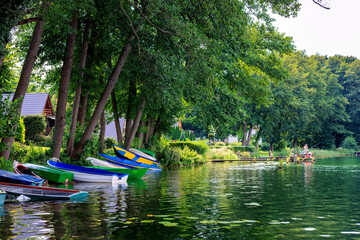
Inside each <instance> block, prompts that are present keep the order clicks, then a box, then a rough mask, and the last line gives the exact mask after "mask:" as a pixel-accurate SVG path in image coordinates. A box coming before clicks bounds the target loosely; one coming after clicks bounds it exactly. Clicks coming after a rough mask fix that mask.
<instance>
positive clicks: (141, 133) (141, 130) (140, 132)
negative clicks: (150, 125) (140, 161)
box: [137, 120, 145, 148]
mask: <svg viewBox="0 0 360 240" xmlns="http://www.w3.org/2000/svg"><path fill="white" fill-rule="evenodd" d="M144 128H145V121H144V120H140V125H139V128H138V130H137V137H138V138H139V146H138V147H139V148H141V147H142V144H143V141H144V135H145V134H144Z"/></svg>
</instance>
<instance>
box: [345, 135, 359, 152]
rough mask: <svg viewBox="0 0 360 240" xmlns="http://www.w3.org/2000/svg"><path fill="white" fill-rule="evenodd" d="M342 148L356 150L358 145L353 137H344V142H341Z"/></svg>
mask: <svg viewBox="0 0 360 240" xmlns="http://www.w3.org/2000/svg"><path fill="white" fill-rule="evenodd" d="M342 147H343V148H345V149H352V150H357V148H358V144H357V142H356V140H355V138H354V137H351V136H349V137H346V138H345V140H344V141H343V143H342Z"/></svg>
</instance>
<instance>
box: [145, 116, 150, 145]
mask: <svg viewBox="0 0 360 240" xmlns="http://www.w3.org/2000/svg"><path fill="white" fill-rule="evenodd" d="M150 127H151V121H150V118H149V120H147V121H146V134H145V138H144V144H145V145H147V144H148V142H149V136H150Z"/></svg>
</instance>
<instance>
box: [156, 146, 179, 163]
mask: <svg viewBox="0 0 360 240" xmlns="http://www.w3.org/2000/svg"><path fill="white" fill-rule="evenodd" d="M152 150H153V151H154V152H155V154H156V160H157V161H159V162H160V163H161V164H162V165H164V166H180V165H181V161H180V159H181V156H180V153H178V152H177V151H176V150H174V149H172V148H170V147H169V146H161V145H157V146H156V147H154V149H152Z"/></svg>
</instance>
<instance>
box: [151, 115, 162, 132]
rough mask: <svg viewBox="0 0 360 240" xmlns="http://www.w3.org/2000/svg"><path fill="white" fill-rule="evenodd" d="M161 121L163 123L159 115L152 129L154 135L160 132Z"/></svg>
mask: <svg viewBox="0 0 360 240" xmlns="http://www.w3.org/2000/svg"><path fill="white" fill-rule="evenodd" d="M160 123H161V117H160V116H159V117H158V118H157V119H156V122H155V124H154V127H153V129H152V132H153V136H156V134H157V133H158V132H160Z"/></svg>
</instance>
